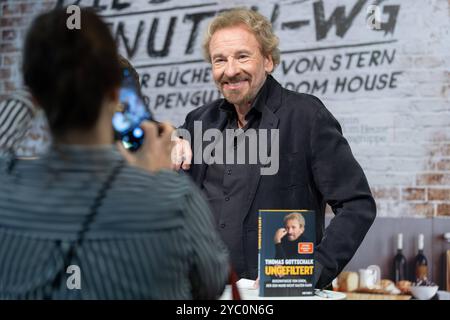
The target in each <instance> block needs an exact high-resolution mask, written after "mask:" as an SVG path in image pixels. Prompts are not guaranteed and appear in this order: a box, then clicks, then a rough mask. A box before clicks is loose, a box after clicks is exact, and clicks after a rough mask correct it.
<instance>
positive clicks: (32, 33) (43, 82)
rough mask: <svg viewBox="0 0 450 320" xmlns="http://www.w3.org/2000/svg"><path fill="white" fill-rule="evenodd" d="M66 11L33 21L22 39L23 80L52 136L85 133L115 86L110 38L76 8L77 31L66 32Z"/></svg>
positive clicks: (91, 15) (88, 14)
mask: <svg viewBox="0 0 450 320" xmlns="http://www.w3.org/2000/svg"><path fill="white" fill-rule="evenodd" d="M67 19H68V14H67V13H66V8H57V9H54V10H52V11H50V12H47V13H44V14H42V15H40V16H38V17H37V18H36V19H35V20H34V21H33V23H32V25H31V27H30V29H29V31H28V34H27V36H26V40H25V45H24V52H23V76H24V81H25V84H26V85H27V86H28V87H29V88H30V91H31V93H32V94H33V96H34V97H35V98H36V100H37V101H38V103H39V104H40V106H41V107H42V109H44V111H45V113H46V116H47V118H48V123H49V126H50V129H51V131H52V133H53V134H54V135H56V136H58V135H61V134H64V133H65V132H67V131H68V130H71V129H90V128H92V127H93V126H94V125H95V123H96V122H97V120H98V117H99V115H100V111H101V106H102V102H103V100H104V98H105V97H106V95H107V94H109V93H110V92H112V89H114V88H115V87H119V86H120V81H121V74H120V67H119V59H118V56H117V49H116V44H115V42H114V39H113V37H112V35H111V33H110V31H109V28H108V26H107V25H106V24H105V23H104V22H102V20H101V19H100V18H99V17H98V16H97V15H96V14H95V13H94V12H93V11H91V10H89V9H81V28H80V29H72V30H71V29H69V28H67V25H66V24H67Z"/></svg>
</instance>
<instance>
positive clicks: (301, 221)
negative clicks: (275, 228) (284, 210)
mask: <svg viewBox="0 0 450 320" xmlns="http://www.w3.org/2000/svg"><path fill="white" fill-rule="evenodd" d="M288 220H297V221H298V223H299V225H301V226H303V227H304V226H305V225H306V223H305V217H303V215H302V214H301V213H298V212H293V213H290V214H288V215H286V216H284V219H283V223H284V224H285V225H286V222H287V221H288Z"/></svg>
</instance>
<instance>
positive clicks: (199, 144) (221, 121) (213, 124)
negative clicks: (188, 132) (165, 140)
mask: <svg viewBox="0 0 450 320" xmlns="http://www.w3.org/2000/svg"><path fill="white" fill-rule="evenodd" d="M214 113H215V114H216V117H215V119H214V120H213V121H202V130H201V137H196V136H195V133H194V139H196V140H197V141H196V143H195V145H194V157H200V158H199V159H201V163H200V164H199V165H198V166H199V167H198V171H197V174H196V175H195V177H194V180H195V182H196V183H197V185H198V186H200V187H201V185H202V184H203V180H204V178H205V173H206V168H207V167H208V165H207V164H206V163H205V161H204V159H203V150H205V147H206V146H207V145H209V144H210V143H211V142H210V141H206V142H205V141H203V136H204V133H205V131H206V130H208V129H219V130H220V131H222V130H223V129H224V128H225V125H226V123H227V116H226V114H225V112H221V111H220V110H219V107H217V109H216V110H214Z"/></svg>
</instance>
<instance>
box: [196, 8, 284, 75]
mask: <svg viewBox="0 0 450 320" xmlns="http://www.w3.org/2000/svg"><path fill="white" fill-rule="evenodd" d="M239 25H244V26H245V27H246V28H248V30H249V31H251V32H252V33H253V34H254V35H255V37H256V40H257V41H258V43H259V45H260V49H261V52H262V54H263V56H265V57H267V56H272V60H273V65H274V69H275V67H276V66H277V65H278V64H279V63H280V50H279V49H278V44H279V39H278V37H277V36H276V35H275V33H274V32H273V30H272V24H271V23H270V21H269V20H268V19H267V18H266V17H264V16H263V15H261V14H259V13H258V12H256V11H253V10H250V9H246V8H236V9H231V10H228V11H224V12H222V13H220V14H219V15H218V16H216V17H215V18H214V19H213V20H212V21H211V22H210V24H209V26H208V29H207V31H206V35H205V39H204V42H203V54H204V56H205V59H206V60H207V61H208V62H211V55H210V54H209V44H210V42H211V38H212V36H213V34H214V33H215V32H216V31H218V30H220V29H225V28H229V27H235V26H239Z"/></svg>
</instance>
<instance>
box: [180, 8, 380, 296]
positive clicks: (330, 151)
mask: <svg viewBox="0 0 450 320" xmlns="http://www.w3.org/2000/svg"><path fill="white" fill-rule="evenodd" d="M278 43H279V40H278V38H277V36H276V35H275V34H274V32H273V30H272V26H271V24H270V22H269V21H268V19H267V18H265V17H264V16H262V15H261V14H259V13H257V12H255V11H252V10H249V9H233V10H228V11H224V12H222V13H220V14H219V15H218V16H217V17H215V18H214V19H213V20H212V22H211V23H210V25H209V27H208V30H207V33H206V37H205V41H204V46H203V48H204V54H205V58H206V60H207V61H208V62H209V63H211V66H212V75H213V78H214V81H215V83H216V85H217V87H218V89H219V90H220V91H221V93H222V94H223V97H224V99H219V100H216V101H213V102H211V103H209V104H207V105H205V106H202V107H200V108H198V109H196V110H194V111H192V112H190V113H189V114H188V115H187V117H186V121H185V123H184V125H183V126H182V128H184V129H187V130H188V131H189V132H190V133H191V135H192V136H193V135H194V125H195V124H196V123H198V122H200V123H201V124H202V130H203V132H205V130H208V129H211V128H214V129H218V130H220V132H222V134H223V137H226V131H227V130H235V131H236V132H237V133H238V134H237V137H236V139H235V142H234V143H233V144H227V146H226V147H225V148H224V150H223V151H224V152H223V155H227V154H230V153H232V152H234V150H233V149H238V150H239V144H240V143H245V133H246V132H248V131H250V130H255V131H257V132H261V131H262V130H267V132H271V134H272V135H275V136H278V137H279V144H278V146H277V147H279V149H278V148H274V145H273V143H272V145H270V144H269V146H268V150H271V152H272V156H273V155H274V153H276V152H277V151H279V154H276V155H275V156H277V157H278V156H279V169H278V171H277V172H276V173H275V174H273V175H262V174H261V171H260V169H261V168H262V167H264V166H265V165H266V164H265V163H262V161H260V162H259V163H257V164H252V163H244V164H241V163H230V162H229V161H222V162H221V161H216V162H213V163H206V162H205V161H203V162H202V163H199V164H198V163H195V162H197V161H194V164H192V165H189V164H190V161H189V158H190V155H191V154H192V151H191V152H189V149H188V148H187V151H186V153H185V154H186V155H187V156H188V158H187V160H188V161H184V163H183V168H184V169H188V167H189V169H188V172H189V173H190V174H191V176H192V178H193V179H194V181H195V182H196V183H197V184H198V186H200V187H201V188H202V189H203V192H204V193H205V195H206V196H207V198H208V199H209V203H210V206H211V208H212V210H213V213H214V216H215V222H216V227H217V229H218V230H219V232H220V234H221V236H222V239H223V240H224V242H225V243H226V244H227V246H228V248H229V250H230V253H231V259H232V263H233V265H234V267H235V269H236V271H237V273H238V275H239V276H240V277H242V278H250V279H256V277H257V272H258V258H257V257H258V249H257V225H258V224H257V213H258V209H303V208H304V209H310V210H314V211H315V215H316V243H317V247H316V250H315V253H316V268H315V270H316V274H315V278H316V279H318V281H317V284H316V286H317V287H319V288H323V287H325V286H327V285H329V284H330V283H331V281H332V280H333V279H334V278H335V277H336V276H337V274H338V273H339V272H340V271H341V270H342V269H343V267H344V266H345V265H346V264H347V262H348V261H349V260H350V259H351V258H352V256H353V255H354V253H355V252H356V250H357V248H358V247H359V245H360V244H361V242H362V240H363V238H364V236H365V235H366V233H367V231H368V230H369V228H370V226H371V224H372V222H373V220H374V218H375V215H376V207H375V201H374V199H373V197H372V195H371V192H370V188H369V185H368V183H367V180H366V177H365V175H364V172H363V171H362V169H361V167H360V166H359V164H358V162H357V161H356V160H355V158H354V157H353V155H352V152H351V150H350V147H349V145H348V143H347V141H346V139H345V138H344V137H343V135H342V131H341V127H340V125H339V123H338V122H337V121H336V119H335V118H334V117H333V115H332V114H331V113H330V112H329V111H328V110H327V109H326V107H325V106H324V105H323V104H322V102H321V101H320V100H319V99H318V98H316V97H314V96H312V95H307V94H302V93H297V92H292V91H289V90H286V89H284V88H282V86H281V85H280V84H279V83H278V82H277V81H276V80H275V79H274V78H273V77H272V76H271V73H272V72H273V71H274V69H275V67H276V66H277V65H278V64H279V63H280V50H279V49H278ZM197 127H198V126H197ZM239 132H240V133H239ZM264 132H266V131H264ZM241 136H244V139H241V138H240V137H241ZM274 141H275V142H277V141H276V140H274ZM195 142H196V141H194V143H195ZM251 147H252V145H250V146H249V147H248V148H247V149H245V148H244V152H245V155H247V154H248V153H249V152H250V149H251ZM271 147H272V148H271ZM194 148H195V146H194ZM270 148H271V149H270ZM194 151H195V150H194ZM269 153H270V152H269ZM194 154H195V152H194ZM233 154H234V153H233ZM211 155H212V156H214V155H213V154H211ZM215 156H217V155H215ZM238 157H239V155H238ZM185 160H186V159H185ZM226 160H229V159H226ZM327 203H328V204H329V205H330V206H331V208H332V210H333V212H334V213H335V215H336V216H335V217H334V219H333V220H332V221H331V223H330V226H329V227H328V228H327V229H326V230H324V225H325V221H324V220H325V219H324V217H325V206H326V204H327Z"/></svg>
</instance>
